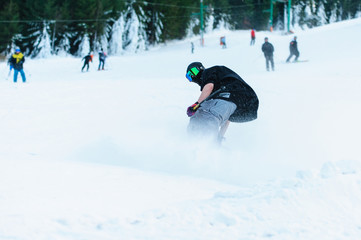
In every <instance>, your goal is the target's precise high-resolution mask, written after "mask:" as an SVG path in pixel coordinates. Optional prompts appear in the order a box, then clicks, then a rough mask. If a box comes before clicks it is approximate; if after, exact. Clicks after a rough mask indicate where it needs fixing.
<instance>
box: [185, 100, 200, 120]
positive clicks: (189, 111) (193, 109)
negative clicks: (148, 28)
mask: <svg viewBox="0 0 361 240" xmlns="http://www.w3.org/2000/svg"><path fill="white" fill-rule="evenodd" d="M198 108H199V103H198V102H195V103H194V104H192V105H191V106H189V107H188V108H187V115H188V117H192V116H193V115H194V114H195V113H196V111H197V109H198Z"/></svg>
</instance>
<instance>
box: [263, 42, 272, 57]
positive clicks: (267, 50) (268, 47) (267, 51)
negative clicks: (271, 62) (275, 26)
mask: <svg viewBox="0 0 361 240" xmlns="http://www.w3.org/2000/svg"><path fill="white" fill-rule="evenodd" d="M274 50H275V49H274V47H273V45H272V44H271V43H269V42H265V43H263V45H262V52H263V53H264V55H265V56H273V52H274Z"/></svg>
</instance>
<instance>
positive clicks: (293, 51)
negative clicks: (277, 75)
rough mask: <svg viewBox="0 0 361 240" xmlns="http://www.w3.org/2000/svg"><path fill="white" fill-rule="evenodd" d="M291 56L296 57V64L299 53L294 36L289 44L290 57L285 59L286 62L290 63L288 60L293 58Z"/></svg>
mask: <svg viewBox="0 0 361 240" xmlns="http://www.w3.org/2000/svg"><path fill="white" fill-rule="evenodd" d="M293 55H294V56H296V58H295V60H294V62H297V60H298V57H299V56H300V52H299V51H298V47H297V37H296V36H295V37H294V38H293V40H292V41H291V42H290V56H289V57H288V58H287V60H286V62H290V59H291V58H292V57H293Z"/></svg>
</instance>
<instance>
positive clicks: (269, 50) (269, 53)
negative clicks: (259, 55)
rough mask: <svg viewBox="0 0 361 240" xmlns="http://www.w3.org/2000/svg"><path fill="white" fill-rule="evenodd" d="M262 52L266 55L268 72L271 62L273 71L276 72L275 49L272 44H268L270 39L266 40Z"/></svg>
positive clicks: (266, 38)
mask: <svg viewBox="0 0 361 240" xmlns="http://www.w3.org/2000/svg"><path fill="white" fill-rule="evenodd" d="M262 52H263V53H264V57H265V58H266V68H267V71H269V62H271V67H272V71H274V70H275V67H274V62H273V52H274V47H273V45H272V44H271V43H270V42H268V37H265V38H264V43H263V45H262Z"/></svg>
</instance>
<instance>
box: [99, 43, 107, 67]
mask: <svg viewBox="0 0 361 240" xmlns="http://www.w3.org/2000/svg"><path fill="white" fill-rule="evenodd" d="M106 57H107V54H106V53H105V52H104V51H103V48H102V49H101V51H99V67H98V71H99V70H100V67H101V69H102V70H104V63H105V58H106Z"/></svg>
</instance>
